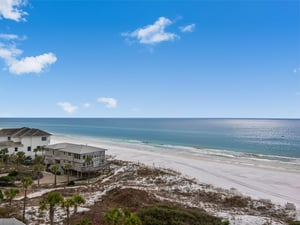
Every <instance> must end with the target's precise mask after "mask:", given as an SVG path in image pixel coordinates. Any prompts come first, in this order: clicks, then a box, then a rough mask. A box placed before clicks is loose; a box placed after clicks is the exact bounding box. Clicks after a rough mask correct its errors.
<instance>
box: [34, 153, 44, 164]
mask: <svg viewBox="0 0 300 225" xmlns="http://www.w3.org/2000/svg"><path fill="white" fill-rule="evenodd" d="M43 162H44V157H43V156H41V155H37V156H36V157H35V158H34V163H35V164H42V163H43Z"/></svg>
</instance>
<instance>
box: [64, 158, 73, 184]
mask: <svg viewBox="0 0 300 225" xmlns="http://www.w3.org/2000/svg"><path fill="white" fill-rule="evenodd" d="M72 167H73V166H72V164H70V163H66V164H65V165H64V168H65V170H66V172H67V176H68V183H70V170H71V169H72Z"/></svg>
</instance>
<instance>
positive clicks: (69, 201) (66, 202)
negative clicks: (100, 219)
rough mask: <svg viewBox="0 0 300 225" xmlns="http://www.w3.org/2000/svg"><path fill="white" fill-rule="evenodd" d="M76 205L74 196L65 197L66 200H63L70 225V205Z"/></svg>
mask: <svg viewBox="0 0 300 225" xmlns="http://www.w3.org/2000/svg"><path fill="white" fill-rule="evenodd" d="M74 205H75V202H74V199H73V198H67V199H64V201H63V202H62V207H63V208H64V209H66V213H67V225H70V207H73V206H74Z"/></svg>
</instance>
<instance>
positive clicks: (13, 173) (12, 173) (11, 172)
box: [8, 170, 19, 177]
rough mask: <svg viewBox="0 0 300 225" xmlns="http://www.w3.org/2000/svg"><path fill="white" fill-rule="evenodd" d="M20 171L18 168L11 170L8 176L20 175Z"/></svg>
mask: <svg viewBox="0 0 300 225" xmlns="http://www.w3.org/2000/svg"><path fill="white" fill-rule="evenodd" d="M18 174H19V172H18V171H17V170H10V171H9V173H8V176H10V177H16V176H18Z"/></svg>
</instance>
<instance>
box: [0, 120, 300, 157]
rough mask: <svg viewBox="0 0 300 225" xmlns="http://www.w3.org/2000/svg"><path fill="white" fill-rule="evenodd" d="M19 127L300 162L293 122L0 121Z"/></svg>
mask: <svg viewBox="0 0 300 225" xmlns="http://www.w3.org/2000/svg"><path fill="white" fill-rule="evenodd" d="M23 126H27V127H35V128H40V129H44V130H46V131H48V132H51V133H54V134H63V135H76V136H85V137H92V138H108V139H117V140H122V141H129V142H141V143H144V144H147V145H160V146H168V147H170V146H188V147H194V148H195V149H199V150H201V149H215V150H221V151H222V150H224V152H226V151H233V152H240V153H244V154H249V155H254V156H256V157H260V156H261V155H264V156H265V155H268V156H270V157H271V156H281V157H282V156H283V157H292V158H300V120H298V119H293V120H292V119H291V120H288V119H102V118H101V119H100V118H0V128H5V127H23Z"/></svg>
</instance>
